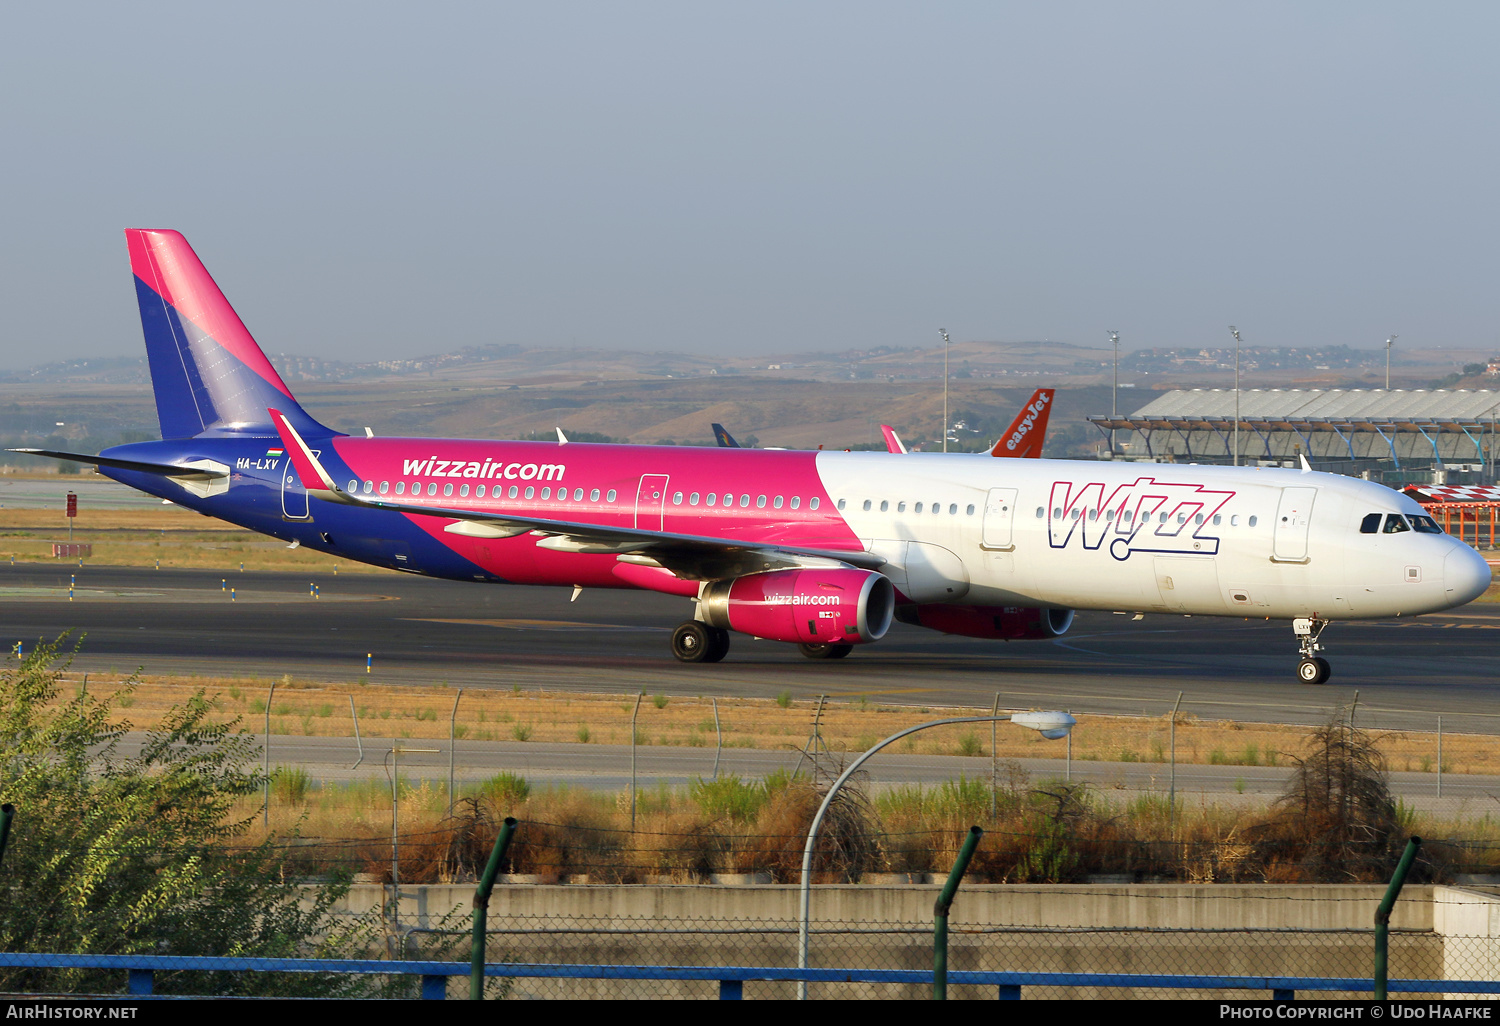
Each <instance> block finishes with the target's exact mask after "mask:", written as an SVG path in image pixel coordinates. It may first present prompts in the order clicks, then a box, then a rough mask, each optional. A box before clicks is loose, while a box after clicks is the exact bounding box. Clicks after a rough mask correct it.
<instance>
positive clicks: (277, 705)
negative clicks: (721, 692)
mask: <svg viewBox="0 0 1500 1026" xmlns="http://www.w3.org/2000/svg"><path fill="white" fill-rule="evenodd" d="M68 680H69V681H70V682H71V683H72V684H73V685H74V686H82V675H80V674H77V673H70V674H69V675H68ZM126 680H127V678H126V676H125V675H123V674H99V673H91V674H90V675H89V677H88V685H87V686H88V688H89V690H90V691H91V692H94V693H112V692H114V691H116V690H118V689H119V688H120V687H122V686H123V685H124V684H125V682H126ZM271 684H272V682H271V681H270V680H267V679H264V678H259V679H239V680H236V679H227V678H196V677H186V678H184V677H171V678H168V677H147V678H145V679H144V680H143V681H142V682H141V684H140V685H138V686H137V687H136V689H135V690H134V692H133V694H131V695H130V696H129V697H126V698H124V699H123V701H124V702H126V703H128V706H127V708H126V709H125V710H124V714H125V715H126V716H127V717H128V718H129V719H130V720H131V722H132V724H133V725H134V726H136V727H137V728H143V729H144V728H150V727H152V726H154V725H155V724H156V723H157V722H158V721H159V719H160V716H161V714H162V713H163V712H164V711H165V710H166V709H168V708H169V707H170V706H172V705H173V704H175V703H177V702H180V701H181V700H182V699H183V698H184V697H185V696H186V695H188V694H191V693H192V692H193V691H196V690H197V689H200V688H202V689H204V690H205V691H206V692H207V693H208V694H209V695H210V696H212V697H213V700H214V702H215V703H216V708H217V709H218V716H219V717H220V719H221V721H223V722H228V721H232V720H235V719H238V720H239V721H240V722H241V724H242V725H243V726H244V727H245V728H246V729H249V730H252V731H257V732H258V731H260V730H263V729H264V723H265V714H266V702H267V700H268V698H269V699H270V701H271V710H270V712H271V732H272V733H273V734H283V735H299V736H309V737H311V736H317V737H353V736H354V716H355V715H356V714H357V715H358V718H359V726H360V732H361V733H362V734H363V735H364V736H365V737H395V738H428V739H434V740H445V739H446V738H447V737H448V735H449V721H450V717H453V716H454V699H455V698H456V697H458V690H457V689H456V688H443V687H400V686H387V685H381V684H379V683H378V682H377V683H364V682H360V681H352V682H349V683H323V682H312V681H305V680H294V679H292V678H290V677H283V678H282V679H281V680H279V681H277V682H276V691H275V695H274V697H272V696H271ZM351 700H352V707H353V711H352V712H351ZM635 706H636V700H635V697H634V696H631V695H609V694H578V693H572V692H556V693H548V692H538V691H521V690H519V689H518V690H515V691H491V690H472V689H471V690H466V691H464V693H463V695H462V697H461V698H459V701H458V709H457V715H456V717H455V718H454V719H453V723H454V733H455V734H456V735H457V736H458V737H459V738H460V739H465V740H474V741H513V742H514V741H520V742H528V741H530V742H539V741H551V742H568V743H575V744H617V745H618V744H629V743H630V721H631V715H632V712H633V711H634V710H635ZM815 710H816V703H815V702H811V701H793V700H792V698H791V695H790V693H786V694H783V695H782V696H780V697H779V698H777V699H758V698H721V699H719V700H718V702H717V711H718V721H717V722H718V726H717V729H716V726H715V705H714V702H712V701H711V700H709V699H705V698H700V697H695V696H691V695H668V694H666V693H664V692H663V693H656V694H648V695H643V696H641V699H640V708H639V712H638V713H637V714H636V731H637V738H636V740H637V743H638V744H641V745H658V746H683V747H689V748H713V747H715V745H716V744H718V743H719V739H720V736H721V734H722V743H723V745H724V747H726V748H758V749H772V750H777V749H779V750H783V751H799V750H801V749H802V748H803V746H804V745H805V744H806V743H807V740H808V737H809V735H810V733H811V729H812V723H813V716H814V713H815ZM985 712H988V710H976V709H962V708H943V707H937V706H904V705H884V704H879V703H874V702H869V701H866V700H863V699H861V700H858V701H855V702H845V701H838V702H829V703H828V704H827V706H826V707H825V709H824V711H823V715H822V719H821V724H820V728H819V733H820V735H821V737H822V739H823V743H824V744H825V745H826V746H827V747H828V749H829V750H831V751H833V752H835V753H838V752H860V751H863V750H865V749H866V748H869V747H870V746H871V745H873V744H874V743H875V742H876V741H878V740H880V739H881V738H883V737H886V736H888V735H890V734H893V733H895V732H896V731H898V730H901V729H902V728H904V727H909V726H912V725H915V724H917V723H921V722H923V721H926V720H931V719H938V718H942V717H946V716H966V715H979V714H983V713H985ZM1078 720H1079V722H1078V726H1077V727H1076V728H1075V729H1074V731H1073V735H1072V746H1073V758H1074V759H1076V760H1079V761H1084V762H1091V761H1093V762H1127V763H1165V762H1167V761H1168V760H1169V757H1170V744H1171V724H1170V722H1169V717H1168V716H1160V717H1150V718H1148V717H1125V716H1090V715H1080V716H1079V718H1078ZM1305 735H1306V728H1305V727H1301V726H1292V725H1285V724H1270V723H1240V722H1235V721H1229V720H1203V719H1199V718H1197V717H1194V716H1190V715H1186V714H1179V717H1178V721H1177V742H1176V743H1177V761H1178V762H1180V763H1185V764H1190V763H1199V764H1210V765H1227V766H1278V765H1281V766H1285V765H1289V760H1290V759H1292V758H1293V757H1295V756H1297V755H1300V754H1301V753H1302V751H1303V746H1304V740H1305ZM991 736H992V735H991V730H990V727H989V725H988V724H970V725H962V724H961V725H956V726H952V727H942V728H938V729H935V730H932V731H928V732H926V733H924V734H922V735H920V736H913V737H911V738H908V739H906V740H904V741H902V742H899V743H898V744H897V746H896V749H895V750H896V751H900V752H908V753H918V754H923V755H963V756H971V757H972V756H980V757H988V756H990V755H991ZM1379 736H1380V743H1379V747H1380V750H1381V753H1382V754H1383V755H1384V757H1385V759H1386V761H1387V763H1388V765H1389V767H1390V768H1391V769H1393V770H1401V771H1412V772H1435V771H1436V768H1437V766H1436V757H1437V736H1436V734H1435V733H1431V732H1393V733H1385V734H1381V735H1379ZM993 738H994V755H995V757H997V758H1000V759H1021V758H1060V757H1062V755H1063V753H1064V751H1065V745H1066V742H1062V741H1047V740H1044V739H1043V738H1041V737H1040V736H1038V735H1036V734H1034V733H1032V732H1031V731H1028V730H1023V729H1020V728H1017V727H1013V726H1008V725H1006V724H1000V725H998V727H997V728H996V729H995V731H994V732H993ZM1443 771H1444V772H1445V773H1485V774H1490V773H1500V739H1497V738H1494V737H1492V736H1489V735H1482V734H1464V733H1452V732H1446V733H1445V734H1444V738H1443Z"/></svg>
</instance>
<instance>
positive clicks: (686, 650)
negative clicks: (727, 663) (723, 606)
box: [672, 620, 729, 663]
mask: <svg viewBox="0 0 1500 1026" xmlns="http://www.w3.org/2000/svg"><path fill="white" fill-rule="evenodd" d="M672 654H673V655H674V656H676V657H677V658H678V660H679V661H681V662H684V663H716V662H718V661H719V660H720V659H723V658H724V657H725V656H726V655H728V654H729V632H728V631H726V630H723V629H721V628H718V627H710V626H709V625H708V624H706V623H704V622H703V621H701V620H686V621H684V622H682V623H680V624H678V625H677V629H676V630H674V631H673V632H672Z"/></svg>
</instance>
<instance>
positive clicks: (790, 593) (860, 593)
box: [699, 568, 896, 651]
mask: <svg viewBox="0 0 1500 1026" xmlns="http://www.w3.org/2000/svg"><path fill="white" fill-rule="evenodd" d="M699 609H700V613H699V615H700V617H701V618H702V619H703V620H704V621H706V622H707V623H708V624H709V625H710V626H713V627H720V628H727V629H728V630H732V631H740V632H742V633H744V634H751V635H754V636H755V637H757V638H769V639H770V640H772V641H790V642H793V643H796V644H803V645H860V644H864V643H866V642H871V641H879V640H880V639H881V638H883V637H885V632H886V631H888V630H890V627H891V620H892V618H893V616H894V615H895V609H896V589H895V588H894V587H893V586H892V585H891V582H890V581H889V580H887V579H886V578H885V577H884V576H882V575H881V574H877V573H874V572H873V571H870V570H855V569H852V568H848V569H830V570H821V569H807V570H772V571H768V572H766V573H759V574H748V575H746V576H744V577H736V578H734V579H732V580H727V581H714V582H713V583H711V584H709V585H708V586H707V587H705V588H704V589H703V594H702V596H701V597H700V598H699ZM845 651H847V650H845Z"/></svg>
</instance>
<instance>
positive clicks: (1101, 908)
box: [345, 884, 1500, 998]
mask: <svg viewBox="0 0 1500 1026" xmlns="http://www.w3.org/2000/svg"><path fill="white" fill-rule="evenodd" d="M937 892H938V887H936V886H879V885H866V884H855V885H831V886H819V887H817V888H816V889H815V891H814V892H813V906H812V918H813V924H814V935H813V939H812V943H811V945H810V948H811V959H810V960H811V963H812V964H813V965H815V966H830V967H832V966H848V967H868V968H909V969H930V968H931V966H932V938H931V927H932V903H933V899H934V898H935V897H936V896H937ZM388 893H389V892H388V890H387V889H384V888H381V887H379V886H377V885H360V886H356V887H355V888H354V889H353V891H352V892H351V894H350V895H349V898H348V900H347V902H346V903H345V911H347V912H349V913H351V914H372V915H373V914H376V913H377V912H378V910H379V908H380V906H381V903H382V901H383V900H385V899H386V897H387V896H388ZM1383 893H1384V887H1383V886H1379V885H1330V886H1268V885H1220V884H1206V885H1190V884H1133V885H1119V886H1107V885H1047V884H1041V885H974V886H971V887H965V888H964V889H963V890H961V891H960V892H959V896H958V900H957V901H956V903H955V905H954V909H953V915H952V920H951V922H952V927H951V929H952V933H951V937H950V959H949V964H950V966H951V967H952V968H954V969H994V970H1018V971H1025V970H1030V971H1052V972H1126V973H1170V974H1191V975H1198V974H1235V975H1284V976H1325V975H1326V976H1363V977H1366V978H1368V976H1369V974H1370V972H1371V966H1372V959H1373V937H1372V935H1371V933H1370V932H1369V931H1370V929H1371V927H1372V926H1373V915H1374V911H1375V908H1376V906H1377V905H1378V904H1379V902H1380V899H1381V896H1382V895H1383ZM1475 893H1476V892H1468V891H1463V890H1461V889H1458V888H1433V887H1429V886H1413V887H1408V888H1406V889H1405V890H1404V891H1403V892H1402V896H1401V901H1400V903H1399V904H1398V905H1397V907H1396V911H1395V915H1394V916H1393V918H1392V926H1393V928H1394V929H1395V931H1397V932H1395V933H1394V934H1393V937H1392V944H1391V974H1392V976H1393V977H1401V976H1404V977H1419V978H1420V977H1440V976H1442V975H1444V974H1445V972H1449V971H1451V972H1454V973H1455V974H1458V973H1462V974H1464V975H1465V976H1466V978H1476V977H1474V976H1473V975H1469V974H1473V973H1479V974H1481V975H1483V974H1486V973H1488V974H1490V975H1491V976H1493V974H1494V973H1495V972H1496V970H1497V965H1500V963H1496V961H1495V959H1494V957H1493V955H1492V954H1491V952H1492V950H1493V949H1495V948H1496V947H1497V946H1500V940H1496V941H1494V942H1490V943H1487V944H1480V945H1479V946H1477V947H1476V946H1475V943H1474V942H1467V941H1466V942H1465V943H1466V944H1467V945H1468V947H1467V949H1466V950H1470V951H1472V952H1473V954H1471V955H1469V956H1465V957H1466V958H1468V959H1469V960H1468V961H1462V960H1459V961H1450V956H1449V954H1448V951H1449V948H1448V943H1450V941H1449V938H1451V937H1455V936H1459V935H1460V934H1467V933H1468V932H1469V931H1474V930H1479V929H1480V928H1481V926H1484V927H1485V928H1487V929H1491V930H1492V932H1490V933H1487V934H1482V935H1481V936H1485V937H1497V938H1500V898H1495V897H1493V896H1489V895H1478V899H1477V900H1476V899H1475V898H1474V897H1473V895H1474V894H1475ZM1435 894H1441V895H1442V896H1443V897H1442V900H1441V901H1439V900H1435ZM472 898H473V885H472V884H468V885H448V886H443V885H433V886H424V887H412V888H403V900H402V902H401V919H402V926H403V928H411V927H414V926H415V927H419V928H426V929H432V928H438V927H441V926H443V925H445V924H444V920H445V918H446V919H447V923H446V925H447V926H448V927H449V928H457V929H459V930H466V929H467V923H468V917H469V915H470V910H471V908H472V904H471V903H472ZM797 901H798V889H797V888H796V887H795V886H783V885H762V886H716V885H710V884H687V885H660V886H586V885H585V886H579V885H502V886H498V887H496V889H495V894H494V897H493V898H492V900H491V904H490V918H489V924H490V928H491V930H492V931H497V932H495V933H494V934H492V936H491V939H490V942H489V956H490V958H491V960H497V961H498V960H508V961H525V962H533V961H534V962H571V963H613V964H638V965H639V964H656V965H673V964H675V965H764V966H791V965H795V964H796V925H797V907H798V906H797ZM1435 917H1437V922H1438V923H1439V924H1440V927H1439V928H1436V929H1435ZM1485 917H1488V918H1485ZM1481 920H1482V922H1481ZM1037 928H1050V929H1044V930H1043V931H1042V932H1036V930H1037ZM1146 930H1157V931H1168V930H1192V931H1197V932H1194V933H1170V932H1156V933H1148V932H1144V931H1146ZM1350 930H1358V931H1360V932H1357V933H1351V932H1346V931H1350ZM1242 931H1258V932H1242ZM1263 931H1285V932H1263ZM1411 931H1415V932H1411ZM445 944H446V945H447V947H446V950H444V945H445ZM419 946H425V950H426V951H427V952H429V953H430V954H431V955H434V956H441V957H450V958H458V959H464V958H466V956H467V940H466V939H465V938H464V937H463V936H453V937H451V938H444V937H441V936H433V935H419V936H417V937H413V938H411V939H410V940H409V941H408V948H407V950H408V952H409V953H411V954H416V953H417V951H418V950H419ZM1481 949H1482V952H1481ZM1484 959H1489V961H1484ZM456 987H457V984H455V988H456ZM979 990H980V988H954V989H953V994H954V996H969V997H987V998H992V997H994V994H993V993H988V992H985V993H979V992H977V991H979ZM812 991H813V993H814V995H815V996H819V995H820V994H821V995H822V996H828V997H885V998H897V997H923V996H926V991H925V989H924V988H922V987H916V986H855V985H849V984H838V985H821V986H814V987H813V988H812ZM966 991H974V993H966ZM455 993H457V990H456V989H455ZM510 993H511V994H512V995H513V996H535V997H552V996H556V997H562V996H570V997H611V998H619V997H642V998H663V997H712V996H714V995H715V994H716V985H714V984H711V983H673V984H669V983H650V984H648V983H625V982H562V983H552V982H547V981H526V980H523V981H517V982H516V983H515V984H513V985H512V987H511V990H510ZM790 994H791V987H790V985H785V986H783V985H778V984H748V985H747V986H746V996H747V997H786V996H790ZM1044 994H1045V995H1046V996H1079V997H1084V996H1117V995H1116V994H1115V993H1111V994H1109V995H1103V994H1093V993H1087V992H1077V993H1069V994H1063V993H1062V992H1061V991H1060V990H1058V989H1054V990H1050V991H1043V990H1041V989H1034V990H1033V991H1032V996H1034V997H1041V996H1044ZM1175 995H1182V996H1186V995H1185V994H1184V993H1183V992H1166V991H1163V992H1156V993H1153V994H1152V995H1151V996H1162V997H1167V996H1175ZM1118 996H1123V995H1118ZM1191 996H1195V997H1205V996H1222V995H1206V994H1203V993H1199V992H1194V993H1193V994H1192V995H1191ZM1241 996H1244V995H1241Z"/></svg>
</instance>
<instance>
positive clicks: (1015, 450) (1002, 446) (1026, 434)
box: [990, 388, 1054, 459]
mask: <svg viewBox="0 0 1500 1026" xmlns="http://www.w3.org/2000/svg"><path fill="white" fill-rule="evenodd" d="M1053 391H1054V390H1053V389H1050V388H1039V389H1037V390H1036V391H1035V392H1033V393H1031V398H1030V399H1028V400H1027V401H1026V405H1025V406H1023V407H1021V412H1020V413H1018V414H1016V419H1015V420H1013V421H1011V422H1010V427H1008V428H1006V429H1005V434H1003V435H1001V436H1000V441H998V442H996V443H995V447H994V448H993V449H991V450H990V455H991V456H1007V457H1020V458H1027V459H1038V458H1040V457H1041V455H1042V443H1043V442H1044V441H1046V438H1047V417H1048V416H1049V415H1051V413H1052V395H1053Z"/></svg>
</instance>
